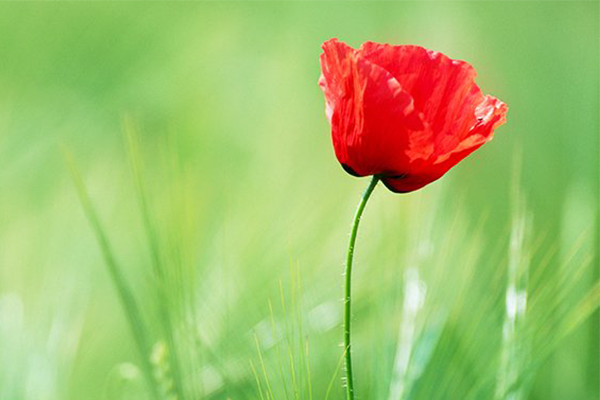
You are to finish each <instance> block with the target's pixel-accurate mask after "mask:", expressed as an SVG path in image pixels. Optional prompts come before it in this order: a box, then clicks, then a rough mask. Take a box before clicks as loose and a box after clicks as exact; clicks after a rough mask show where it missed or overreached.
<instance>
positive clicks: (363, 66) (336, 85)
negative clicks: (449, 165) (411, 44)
mask: <svg viewBox="0 0 600 400" xmlns="http://www.w3.org/2000/svg"><path fill="white" fill-rule="evenodd" d="M323 50H324V52H323V54H322V55H321V65H322V70H323V75H322V77H321V79H320V82H319V84H320V86H321V88H322V89H323V91H324V92H325V97H326V100H327V107H328V110H329V111H328V114H329V118H330V121H331V126H332V138H333V143H334V148H335V153H336V156H337V158H338V160H339V161H340V163H341V164H342V165H344V166H345V168H346V169H349V170H350V171H351V172H353V173H354V174H355V175H358V176H365V175H374V174H384V173H389V174H392V175H397V174H398V173H402V172H403V171H406V170H407V169H408V168H409V161H410V160H409V158H408V157H407V155H406V153H405V150H406V149H407V148H408V140H409V137H410V136H411V135H413V133H414V132H417V133H418V132H423V131H425V126H424V125H423V123H422V121H421V119H420V117H419V115H418V114H417V113H416V111H415V108H414V105H413V99H412V97H411V96H410V95H409V94H408V93H407V92H406V91H404V90H403V88H402V87H401V86H400V84H399V83H398V81H397V80H396V79H395V78H394V77H393V76H392V75H391V74H390V73H389V72H388V71H387V70H385V69H383V68H381V67H379V66H377V65H375V64H373V63H371V62H369V61H368V60H365V59H364V58H361V57H360V56H359V54H358V52H357V51H356V50H354V49H352V48H351V47H349V46H347V45H346V44H344V43H340V42H338V41H337V40H336V39H332V40H329V41H327V42H325V43H324V44H323ZM417 136H418V135H417ZM421 150H423V149H422V148H421ZM399 171H400V172H399Z"/></svg>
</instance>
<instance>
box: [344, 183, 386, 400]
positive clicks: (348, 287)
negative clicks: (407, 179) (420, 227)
mask: <svg viewBox="0 0 600 400" xmlns="http://www.w3.org/2000/svg"><path fill="white" fill-rule="evenodd" d="M377 182H379V177H378V176H376V175H373V178H372V179H371V182H370V183H369V186H367V190H365V193H364V194H363V196H362V199H361V200H360V203H359V204H358V208H357V209H356V213H355V214H354V221H353V222H352V231H351V232H350V244H349V245H348V255H347V257H346V272H345V278H346V279H345V286H344V354H345V360H346V394H347V396H346V398H347V400H354V378H353V375H352V352H351V347H350V319H351V313H352V303H351V299H352V260H353V258H354V243H355V242H356V234H357V232H358V225H359V224H360V217H361V216H362V213H363V211H364V209H365V206H366V205H367V201H368V200H369V197H371V193H373V189H375V186H377Z"/></svg>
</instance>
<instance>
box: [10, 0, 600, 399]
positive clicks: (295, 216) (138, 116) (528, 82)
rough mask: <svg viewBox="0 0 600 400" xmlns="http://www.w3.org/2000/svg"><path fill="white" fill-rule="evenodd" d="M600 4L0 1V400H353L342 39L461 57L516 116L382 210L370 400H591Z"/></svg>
mask: <svg viewBox="0 0 600 400" xmlns="http://www.w3.org/2000/svg"><path fill="white" fill-rule="evenodd" d="M599 9H600V6H599V3H598V2H595V1H590V2H579V1H565V2H554V1H552V2H551V1H548V2H545V1H528V2H516V1H515V2H511V1H480V2H476V1H470V2H451V1H447V2H366V1H365V2H252V3H250V2H228V3H217V2H206V3H201V2H197V3H194V2H174V3H166V2H148V3H141V2H140V3H138V2H126V3H119V2H106V3H102V2H89V3H88V2H64V3H58V2H30V3H28V2H5V3H2V4H0V400H84V399H85V400H104V399H106V400H125V399H152V400H159V399H160V400H175V399H177V400H200V399H202V400H205V399H223V400H227V399H231V400H244V399H253V400H286V399H289V400H292V399H294V400H312V399H314V400H326V399H328V400H343V399H345V390H344V387H343V383H342V375H343V367H340V365H341V363H340V361H341V357H342V353H343V351H342V350H343V349H342V348H341V346H340V343H341V340H342V328H341V322H342V301H341V298H342V295H343V277H342V272H343V263H344V259H345V251H346V246H347V242H348V232H349V230H350V224H351V219H352V215H353V213H354V209H355V207H356V204H357V203H358V201H359V197H360V195H361V193H362V191H363V190H364V188H365V187H366V185H367V183H368V182H367V181H368V179H367V178H364V179H357V178H354V177H351V176H350V175H348V174H346V173H345V172H344V171H343V169H342V168H341V167H340V165H339V164H338V162H337V160H336V158H335V155H334V153H333V147H332V144H331V137H330V127H329V124H328V122H327V120H326V118H325V112H324V99H323V93H322V92H321V90H320V89H319V87H318V85H317V80H318V78H319V74H320V65H319V55H320V53H321V48H320V46H321V44H322V43H323V42H324V41H325V40H327V39H329V38H331V37H337V38H339V39H340V40H343V41H345V42H347V43H348V44H350V45H352V46H353V47H357V46H359V45H360V44H361V43H362V42H364V41H366V40H373V41H377V42H388V43H393V44H418V45H421V46H424V47H427V48H430V49H433V50H437V51H441V52H443V53H445V54H447V55H448V56H450V57H452V58H455V59H462V60H466V61H468V62H469V63H471V64H472V65H473V66H474V67H475V68H476V69H477V71H478V78H477V83H478V84H479V85H480V87H481V88H482V90H483V92H484V93H490V94H492V95H494V96H497V97H498V98H500V99H501V100H503V101H504V102H506V103H507V104H508V106H509V112H508V122H507V123H506V124H505V125H504V126H502V127H500V128H499V129H497V131H496V136H495V139H494V140H493V141H492V142H490V143H488V144H486V145H485V146H483V147H482V148H481V149H480V150H478V151H477V152H476V153H474V154H473V155H472V156H470V157H469V158H467V159H466V160H465V161H463V162H461V163H460V164H459V165H458V166H456V167H455V168H454V169H452V170H451V171H450V172H449V173H448V174H447V175H446V176H444V178H442V179H441V180H440V181H438V182H435V183H433V184H431V185H429V186H427V187H426V188H424V189H423V190H420V191H417V192H414V193H410V194H405V195H399V194H394V193H391V192H389V191H388V190H386V189H385V188H384V187H383V186H379V187H377V188H376V189H375V192H374V194H373V198H372V199H371V201H370V203H369V205H368V206H367V209H366V211H365V215H364V218H363V223H362V225H361V230H360V232H359V237H358V242H357V248H356V256H355V273H354V277H353V279H354V281H353V285H354V297H353V306H354V318H353V334H354V336H353V357H354V369H355V372H354V373H355V385H356V395H357V399H360V400H525V399H529V400H597V399H598V398H599V397H600V362H599V357H600V349H599V345H600V342H599V340H598V338H599V336H600V316H599V313H598V310H597V308H598V305H599V303H600V286H599V247H600V246H599V241H600V236H599V223H598V219H599V213H598V211H599V210H598V205H599V200H600V199H599V189H600V188H599V184H600V175H599V168H598V166H599V162H600V157H599V152H600V151H599V149H600V141H599V130H600V123H599V122H600V121H599V114H600V113H599V107H600V102H599V96H600V89H599V87H600V13H599ZM69 157H71V159H72V161H73V163H74V165H75V166H73V169H74V170H75V173H74V174H75V179H73V174H72V173H70V170H69V166H68V165H69V162H68V159H69ZM78 174H79V175H78ZM77 176H79V177H80V178H81V180H82V182H83V185H84V186H85V189H84V188H83V187H82V186H79V189H80V190H82V189H83V190H84V191H86V192H87V195H88V196H89V197H85V195H84V196H83V198H81V197H80V196H78V186H77ZM86 199H89V200H90V201H91V204H89V205H90V207H89V208H88V209H87V211H88V214H87V217H90V216H91V215H92V214H93V213H96V215H97V216H98V218H99V222H100V225H99V226H96V227H94V226H93V223H92V224H90V221H89V218H86V213H85V212H84V207H82V205H83V206H85V205H86V204H87V203H86ZM82 200H83V203H82ZM92 222H93V221H92ZM94 228H95V229H94ZM102 235H105V236H106V237H107V238H108V242H109V243H108V244H107V246H108V247H107V246H104V247H103V246H102V243H99V241H98V238H99V236H100V238H102V237H103V236H102ZM105 245H106V243H105ZM103 250H104V251H103ZM107 255H109V256H112V257H113V259H112V260H108V263H107V262H106V261H107V260H106V256H107ZM115 283H116V284H117V285H115ZM119 283H120V284H124V285H126V288H124V287H123V286H121V287H120V290H119V286H118V285H119ZM123 293H125V294H126V297H125V298H123V297H122V296H123ZM128 295H130V296H131V297H127V296H128ZM120 296H121V297H120ZM132 328H133V329H132Z"/></svg>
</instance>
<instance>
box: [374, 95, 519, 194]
mask: <svg viewBox="0 0 600 400" xmlns="http://www.w3.org/2000/svg"><path fill="white" fill-rule="evenodd" d="M507 112H508V107H507V106H506V104H504V103H503V102H502V101H500V100H498V99H496V98H495V97H493V96H485V98H484V100H483V101H482V102H481V103H480V104H479V105H478V106H477V107H476V109H475V116H476V118H477V123H476V124H475V125H474V126H472V127H471V129H469V130H468V134H467V137H466V138H464V139H463V140H462V141H461V142H460V143H459V144H458V145H457V146H455V147H454V148H453V149H452V150H451V151H449V152H448V153H446V154H442V155H439V156H438V157H437V158H436V160H435V162H434V163H433V164H430V163H428V162H421V163H418V162H417V163H415V164H413V167H414V168H413V172H412V173H411V174H407V175H406V176H404V177H401V178H391V177H388V178H385V179H384V180H383V182H384V183H385V185H386V186H387V187H388V188H389V189H390V190H392V191H394V192H398V193H405V192H412V191H414V190H417V189H420V188H421V187H423V186H425V185H427V184H428V183H431V182H433V181H435V180H437V179H439V178H441V177H442V176H443V175H444V174H445V173H446V172H448V170H450V168H452V167H453V166H455V165H456V164H457V163H459V162H460V161H462V160H463V159H464V158H465V157H467V156H468V155H469V154H471V153H472V152H474V151H475V150H477V149H478V148H479V147H481V146H482V145H483V144H484V143H486V142H488V141H490V140H492V138H493V134H494V129H496V128H497V127H498V126H500V125H502V124H504V123H505V122H506V113H507Z"/></svg>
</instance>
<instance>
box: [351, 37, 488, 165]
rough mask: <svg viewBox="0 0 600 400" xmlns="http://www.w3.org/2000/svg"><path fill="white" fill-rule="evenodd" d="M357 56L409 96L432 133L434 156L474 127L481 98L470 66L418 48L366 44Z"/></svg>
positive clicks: (474, 73) (457, 141)
mask: <svg viewBox="0 0 600 400" xmlns="http://www.w3.org/2000/svg"><path fill="white" fill-rule="evenodd" d="M360 52H361V55H362V56H363V57H365V58H366V59H368V60H370V61H371V62H373V63H375V64H377V65H379V66H381V67H383V68H385V69H386V70H387V71H389V72H390V73H391V74H392V75H393V76H394V77H395V78H396V79H397V80H398V82H399V83H400V85H402V88H403V89H404V90H406V91H407V92H408V93H410V94H411V96H412V97H413V99H414V102H415V107H416V108H417V109H418V110H419V111H421V112H422V113H423V115H424V119H425V121H426V122H427V123H428V124H429V125H430V127H431V129H432V132H433V133H432V136H434V139H433V142H434V146H435V153H437V154H440V153H442V154H443V153H446V152H447V151H449V150H450V149H451V148H453V147H454V146H456V145H457V144H458V143H459V142H460V141H461V140H462V139H463V138H464V137H465V134H466V133H467V132H468V130H469V127H470V126H471V125H473V124H474V123H475V121H476V120H475V113H474V112H475V107H476V105H477V104H479V103H480V102H481V101H482V100H483V95H482V93H481V91H480V90H479V87H478V86H477V85H476V84H475V76H476V72H475V69H473V67H472V66H471V65H470V64H468V63H466V62H464V61H458V60H452V59H450V58H448V57H446V56H445V55H443V54H441V53H438V52H434V51H431V50H427V49H425V48H423V47H419V46H391V45H388V44H379V43H373V42H366V43H364V44H363V45H362V46H361V48H360ZM414 147H415V148H419V147H420V146H419V145H418V144H415V145H414ZM409 153H410V152H409ZM409 155H410V156H411V158H413V159H415V158H421V157H420V156H419V155H418V154H409Z"/></svg>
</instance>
